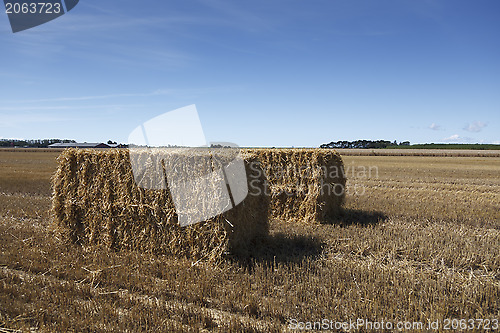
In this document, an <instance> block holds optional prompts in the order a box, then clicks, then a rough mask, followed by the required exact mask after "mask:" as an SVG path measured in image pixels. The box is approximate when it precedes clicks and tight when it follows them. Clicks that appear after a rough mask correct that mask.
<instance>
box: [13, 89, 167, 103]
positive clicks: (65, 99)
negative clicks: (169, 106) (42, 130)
mask: <svg viewBox="0 0 500 333" xmlns="http://www.w3.org/2000/svg"><path fill="white" fill-rule="evenodd" d="M173 93H175V90H170V89H158V90H155V91H152V92H148V93H122V94H107V95H93V96H74V97H56V98H43V99H30V100H22V101H9V103H50V102H77V101H90V100H96V99H111V98H121V97H149V96H160V95H171V94H173Z"/></svg>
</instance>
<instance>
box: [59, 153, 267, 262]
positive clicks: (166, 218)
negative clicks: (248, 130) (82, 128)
mask: <svg viewBox="0 0 500 333" xmlns="http://www.w3.org/2000/svg"><path fill="white" fill-rule="evenodd" d="M141 154H142V155H141ZM155 154H156V153H155V152H154V151H151V150H149V151H147V150H145V151H144V152H142V153H140V154H139V155H138V156H139V158H142V159H143V162H144V167H145V170H146V172H145V173H149V174H156V175H163V174H164V172H165V170H170V171H172V170H174V171H172V172H174V173H169V174H166V175H165V177H162V176H160V177H156V178H155V177H149V178H148V177H145V174H143V175H141V174H134V173H133V171H132V165H131V160H130V157H131V154H130V153H129V150H127V149H113V150H105V151H102V150H100V151H97V150H89V149H85V150H81V149H67V150H65V151H64V152H62V153H61V155H60V156H59V158H58V163H59V167H58V169H57V172H56V174H55V175H54V177H53V179H52V186H53V201H52V214H53V217H54V222H53V224H54V227H55V230H56V231H57V232H59V233H60V235H61V236H62V239H64V240H66V241H68V242H72V243H77V244H81V245H85V246H87V245H101V246H105V247H107V248H110V249H116V250H118V249H129V250H141V251H145V252H150V253H156V254H171V255H176V256H184V257H188V258H192V259H203V260H214V259H215V260H217V259H218V258H220V257H221V255H222V254H223V253H226V252H231V253H235V254H240V253H241V254H243V253H246V252H247V251H248V250H249V249H251V248H252V247H253V246H255V245H254V244H255V242H256V241H257V240H258V239H260V238H262V237H264V236H265V235H267V233H268V210H269V208H268V207H269V198H268V197H266V195H265V194H264V186H265V184H266V181H265V179H264V173H263V172H262V170H259V169H257V168H256V167H255V165H256V164H257V162H256V156H255V154H251V153H248V152H246V153H241V158H242V159H243V161H244V165H245V170H246V173H247V175H248V181H249V182H250V180H252V181H253V182H252V187H253V188H255V187H259V188H261V189H262V193H261V194H260V195H255V193H253V194H252V195H248V196H246V198H244V200H243V201H242V202H240V203H239V204H237V205H236V206H235V207H234V208H233V209H230V210H228V211H225V212H224V213H222V214H219V215H217V216H215V217H210V218H208V219H206V220H205V221H204V222H200V223H195V224H191V225H187V226H185V227H181V226H180V225H179V223H178V222H179V215H178V211H176V206H175V205H174V200H173V197H172V193H174V192H172V191H175V189H173V188H168V189H165V188H166V187H162V186H163V185H161V184H158V182H165V178H167V177H168V176H172V175H173V174H175V172H177V171H175V170H177V169H175V168H176V167H177V168H182V167H183V165H190V166H196V167H195V171H199V172H200V174H203V172H204V173H205V174H208V173H209V168H208V167H207V165H206V164H203V162H200V154H199V151H198V152H191V153H190V154H187V155H185V154H184V155H183V154H182V153H180V152H175V151H173V152H172V155H171V156H170V158H168V159H166V160H163V162H164V163H163V164H162V163H159V160H160V159H159V158H158V157H159V155H158V154H156V155H155ZM203 154H205V155H206V154H207V151H206V150H205V152H204V153H203ZM188 161H189V163H186V162H188ZM205 162H206V159H205ZM148 163H149V164H148ZM250 166H252V167H250ZM196 168H198V169H196ZM210 170H211V169H210ZM191 171H193V170H191ZM181 174H182V173H181ZM134 176H135V178H134ZM141 177H142V178H141ZM202 178H203V177H202ZM203 179H204V183H203V185H204V186H205V189H206V185H207V178H203ZM148 182H149V184H146V183H148ZM155 182H156V183H155ZM179 183H182V182H179ZM137 184H140V185H141V187H139V186H138V185H137ZM144 184H146V186H142V185H144ZM218 184H220V182H218ZM191 185H192V186H193V188H191V189H190V190H191V191H192V193H193V196H192V197H190V198H187V199H186V200H187V201H186V202H184V205H183V209H184V211H183V212H181V213H189V209H190V208H191V207H195V206H194V202H195V201H196V200H197V199H199V198H200V197H201V198H205V199H204V202H203V204H204V205H208V206H204V209H203V210H205V208H206V209H207V210H208V211H210V209H211V208H210V207H209V205H210V204H211V202H220V200H219V201H218V200H208V199H210V197H209V196H207V195H206V194H204V193H196V191H203V188H201V190H200V188H196V184H194V185H193V184H191ZM208 185H210V184H208ZM247 185H248V186H249V187H250V185H249V184H247ZM144 187H145V188H144ZM207 192H210V191H207ZM174 194H175V193H174ZM213 199H216V198H213ZM191 201H192V202H193V205H191ZM198 207H199V205H198ZM212 208H213V207H212ZM216 208H217V209H220V207H216ZM194 222H196V221H194Z"/></svg>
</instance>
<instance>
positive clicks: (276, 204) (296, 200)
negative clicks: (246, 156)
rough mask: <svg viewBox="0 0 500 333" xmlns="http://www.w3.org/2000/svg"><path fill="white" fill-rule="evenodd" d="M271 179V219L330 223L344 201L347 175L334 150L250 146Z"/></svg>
mask: <svg viewBox="0 0 500 333" xmlns="http://www.w3.org/2000/svg"><path fill="white" fill-rule="evenodd" d="M250 151H251V152H252V153H253V154H255V155H256V156H257V158H258V160H259V161H260V163H261V165H260V167H261V169H263V170H264V172H265V178H266V179H267V181H268V182H269V184H268V186H267V187H268V188H267V191H268V194H270V196H271V206H270V207H271V216H270V217H271V218H274V219H280V220H286V221H304V222H321V223H323V222H328V221H329V220H330V219H331V218H332V217H335V216H336V215H338V214H339V213H340V211H341V207H342V205H343V203H344V201H345V186H346V176H345V172H344V164H343V161H342V158H341V157H340V155H339V154H338V153H337V152H336V151H334V150H332V149H250Z"/></svg>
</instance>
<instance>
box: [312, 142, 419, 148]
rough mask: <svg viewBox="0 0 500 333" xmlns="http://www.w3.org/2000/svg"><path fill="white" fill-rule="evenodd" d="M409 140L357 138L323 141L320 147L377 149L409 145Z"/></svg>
mask: <svg viewBox="0 0 500 333" xmlns="http://www.w3.org/2000/svg"><path fill="white" fill-rule="evenodd" d="M409 145H410V142H409V141H404V142H400V143H398V142H397V141H396V140H394V142H391V141H386V140H377V141H372V140H357V141H337V142H333V141H332V142H330V143H324V144H322V145H321V146H320V148H359V149H379V148H391V147H399V146H405V147H406V146H409Z"/></svg>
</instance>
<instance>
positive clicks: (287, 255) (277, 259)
mask: <svg viewBox="0 0 500 333" xmlns="http://www.w3.org/2000/svg"><path fill="white" fill-rule="evenodd" d="M324 247H325V243H324V242H323V241H322V240H320V239H319V238H317V237H314V236H305V235H290V234H285V233H276V234H274V235H268V236H267V237H266V238H264V239H262V240H261V241H260V242H259V244H256V246H255V247H254V248H253V249H252V250H251V251H249V252H247V253H246V254H245V255H233V256H232V257H231V259H232V260H234V261H235V262H238V263H239V264H240V265H241V266H242V267H244V268H245V269H246V270H248V271H249V272H252V271H253V267H254V265H255V264H262V265H264V266H266V267H274V266H275V265H277V264H283V263H285V264H289V263H300V262H301V261H302V260H304V259H307V258H310V259H314V258H316V257H318V256H319V255H320V254H321V253H322V251H323V248H324Z"/></svg>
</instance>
